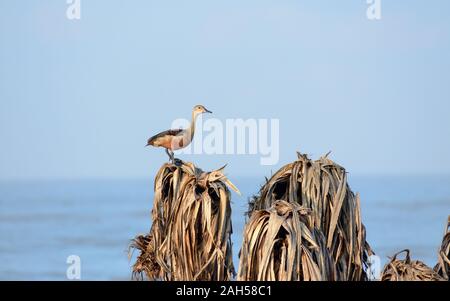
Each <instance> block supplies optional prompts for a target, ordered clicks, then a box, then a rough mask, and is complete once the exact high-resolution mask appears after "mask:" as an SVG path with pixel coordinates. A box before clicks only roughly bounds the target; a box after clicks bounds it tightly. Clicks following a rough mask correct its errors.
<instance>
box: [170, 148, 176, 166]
mask: <svg viewBox="0 0 450 301" xmlns="http://www.w3.org/2000/svg"><path fill="white" fill-rule="evenodd" d="M169 153H170V155H169V156H170V160H172V164H173V161H174V160H175V157H174V154H173V151H169Z"/></svg>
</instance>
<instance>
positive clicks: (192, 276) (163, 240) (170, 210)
mask: <svg viewBox="0 0 450 301" xmlns="http://www.w3.org/2000/svg"><path fill="white" fill-rule="evenodd" d="M224 168H225V166H224V167H222V168H220V169H218V170H215V171H213V172H209V173H207V172H203V171H202V170H200V169H198V168H196V167H195V166H194V165H193V164H192V163H185V162H181V164H177V165H175V164H169V163H167V164H164V165H163V166H162V167H161V168H160V170H159V172H158V174H157V175H156V178H155V186H154V188H155V196H154V203H153V209H152V219H153V224H152V227H151V230H150V233H149V235H147V236H145V237H144V236H138V237H137V238H136V239H135V240H134V243H133V244H132V247H133V246H134V247H135V248H137V249H138V250H140V251H141V254H140V255H139V257H138V258H137V262H136V264H135V265H134V266H133V271H134V272H133V274H134V276H137V275H142V272H144V273H145V274H146V276H147V278H148V279H150V280H184V281H192V280H229V279H230V278H232V277H233V276H234V267H233V262H232V254H231V233H232V227H231V207H230V198H231V197H230V191H229V190H228V188H227V185H228V186H229V187H230V188H232V189H233V190H235V191H236V192H239V191H238V190H237V188H236V187H235V186H234V185H233V184H232V183H231V182H230V181H229V180H228V179H227V178H226V177H225V175H224V174H223V169H224Z"/></svg>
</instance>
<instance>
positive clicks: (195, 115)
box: [189, 112, 198, 141]
mask: <svg viewBox="0 0 450 301" xmlns="http://www.w3.org/2000/svg"><path fill="white" fill-rule="evenodd" d="M197 117H198V114H196V113H194V112H192V120H191V126H190V127H189V134H190V138H191V141H192V139H193V138H194V133H195V121H196V120H197Z"/></svg>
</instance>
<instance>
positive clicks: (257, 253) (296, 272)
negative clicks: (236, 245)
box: [238, 201, 335, 281]
mask: <svg viewBox="0 0 450 301" xmlns="http://www.w3.org/2000/svg"><path fill="white" fill-rule="evenodd" d="M309 214H310V210H309V209H306V208H304V207H301V206H300V205H298V204H294V203H288V202H286V201H277V202H275V203H274V204H273V205H272V206H271V207H270V208H269V209H265V210H258V211H254V212H253V214H252V216H251V218H250V220H249V222H248V223H247V225H246V227H245V230H244V241H243V244H242V249H241V254H240V263H239V272H238V280H241V281H247V280H257V281H260V280H265V281H274V280H276V281H290V280H305V281H308V280H334V279H335V270H334V266H333V260H332V258H331V256H330V254H329V253H328V249H327V247H326V245H325V244H326V243H325V237H324V236H323V234H322V232H321V231H318V230H317V229H312V230H310V229H309V228H308V227H307V223H308V222H307V217H308V215H309Z"/></svg>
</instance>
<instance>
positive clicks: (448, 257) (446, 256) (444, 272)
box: [434, 216, 450, 281]
mask: <svg viewBox="0 0 450 301" xmlns="http://www.w3.org/2000/svg"><path fill="white" fill-rule="evenodd" d="M438 258H439V261H438V264H437V265H436V266H435V267H434V270H435V271H436V272H437V273H438V274H439V275H440V276H441V277H443V278H445V279H446V280H447V281H448V280H450V216H449V217H448V219H447V227H446V228H445V235H444V238H443V239H442V245H441V248H440V250H439V256H438Z"/></svg>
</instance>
